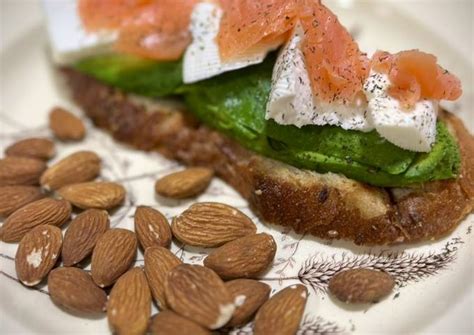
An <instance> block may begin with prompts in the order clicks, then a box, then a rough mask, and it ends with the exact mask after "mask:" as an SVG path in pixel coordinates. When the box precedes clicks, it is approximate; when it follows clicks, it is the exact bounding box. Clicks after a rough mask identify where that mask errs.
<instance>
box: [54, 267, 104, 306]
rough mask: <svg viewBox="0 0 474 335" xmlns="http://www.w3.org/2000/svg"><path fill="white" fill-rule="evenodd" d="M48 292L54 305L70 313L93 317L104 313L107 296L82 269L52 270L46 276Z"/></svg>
mask: <svg viewBox="0 0 474 335" xmlns="http://www.w3.org/2000/svg"><path fill="white" fill-rule="evenodd" d="M48 291H49V296H50V298H51V300H53V302H54V303H55V304H56V305H58V306H60V307H63V308H64V309H66V310H67V311H69V312H71V313H74V314H80V315H90V314H92V315H94V314H100V313H103V312H104V311H105V307H106V303H107V294H106V293H105V292H104V291H103V290H101V289H100V288H98V287H97V286H96V285H95V283H94V282H93V281H92V277H91V276H90V275H89V274H88V273H87V272H86V271H84V270H82V269H78V268H73V267H66V268H56V269H54V270H52V271H51V272H50V273H49V276H48Z"/></svg>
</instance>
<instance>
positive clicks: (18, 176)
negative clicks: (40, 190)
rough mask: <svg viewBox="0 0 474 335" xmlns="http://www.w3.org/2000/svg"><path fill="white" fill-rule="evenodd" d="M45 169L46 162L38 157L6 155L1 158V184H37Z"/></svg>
mask: <svg viewBox="0 0 474 335" xmlns="http://www.w3.org/2000/svg"><path fill="white" fill-rule="evenodd" d="M45 169H46V163H45V162H44V161H42V160H39V159H36V158H29V157H15V156H8V157H5V158H3V159H0V186H8V185H37V184H38V183H39V178H40V176H41V174H42V173H43V171H44V170H45Z"/></svg>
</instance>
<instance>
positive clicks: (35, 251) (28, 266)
mask: <svg viewBox="0 0 474 335" xmlns="http://www.w3.org/2000/svg"><path fill="white" fill-rule="evenodd" d="M62 242H63V236H62V234H61V229H59V228H58V227H55V226H51V225H41V226H38V227H36V228H34V229H33V230H31V231H30V232H28V233H27V234H26V235H25V236H24V237H23V238H22V239H21V241H20V244H19V246H18V250H17V252H16V255H15V268H16V274H17V276H18V280H20V281H21V282H22V283H23V284H24V285H26V286H34V285H36V284H38V283H40V282H41V280H42V279H43V278H44V277H46V276H47V275H48V273H49V271H50V270H51V269H52V268H53V266H54V265H55V264H56V261H57V259H58V256H59V254H60V252H61V245H62Z"/></svg>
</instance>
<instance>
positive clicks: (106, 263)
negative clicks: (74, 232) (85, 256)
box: [91, 228, 137, 287]
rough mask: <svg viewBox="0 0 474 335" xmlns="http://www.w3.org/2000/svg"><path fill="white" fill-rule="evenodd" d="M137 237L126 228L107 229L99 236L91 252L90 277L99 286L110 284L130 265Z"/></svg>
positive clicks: (135, 248)
mask: <svg viewBox="0 0 474 335" xmlns="http://www.w3.org/2000/svg"><path fill="white" fill-rule="evenodd" d="M136 252H137V238H136V237H135V234H134V233H133V232H131V231H130V230H127V229H121V228H114V229H110V230H107V231H106V232H105V233H104V234H103V235H102V236H100V237H99V240H98V241H97V244H96V245H95V248H94V251H93V252H92V262H91V274H92V279H93V280H94V282H95V283H96V284H97V285H98V286H99V287H107V286H110V285H112V284H113V283H114V282H115V281H116V280H117V279H118V278H119V277H120V276H121V275H122V274H123V273H124V272H125V271H127V270H128V269H129V268H130V266H131V265H132V263H133V261H134V259H135V255H136Z"/></svg>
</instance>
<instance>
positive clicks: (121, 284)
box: [107, 268, 151, 335]
mask: <svg viewBox="0 0 474 335" xmlns="http://www.w3.org/2000/svg"><path fill="white" fill-rule="evenodd" d="M150 314H151V294H150V289H149V288H148V283H147V281H146V277H145V274H144V273H143V270H142V269H140V268H133V269H131V270H129V271H128V272H126V273H125V274H123V275H122V276H121V277H120V278H119V279H118V280H117V282H116V283H115V285H114V287H113V288H112V291H111V292H110V299H109V303H108V304H107V318H108V320H109V325H110V328H111V329H112V332H113V333H114V334H119V335H120V334H126V335H139V334H145V332H146V330H147V326H148V319H149V318H150Z"/></svg>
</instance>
